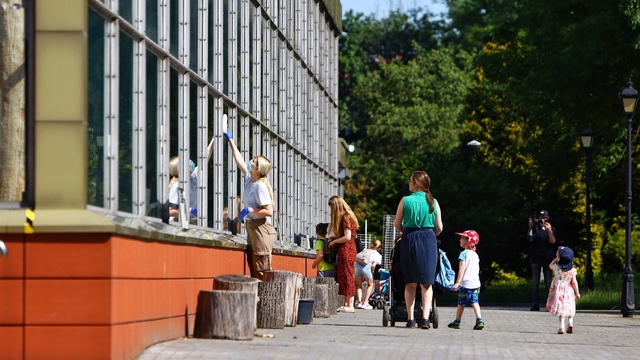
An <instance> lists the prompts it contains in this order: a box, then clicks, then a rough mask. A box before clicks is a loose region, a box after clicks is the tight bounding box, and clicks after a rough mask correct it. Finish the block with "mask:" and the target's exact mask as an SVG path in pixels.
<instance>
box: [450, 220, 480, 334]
mask: <svg viewBox="0 0 640 360" xmlns="http://www.w3.org/2000/svg"><path fill="white" fill-rule="evenodd" d="M456 235H460V247H461V248H463V249H464V250H463V251H462V252H461V253H460V256H458V264H459V267H458V277H457V279H456V282H455V284H453V290H454V291H457V292H458V307H457V309H456V319H455V320H454V321H453V322H452V323H451V324H449V327H450V328H452V329H460V319H462V312H463V311H464V308H465V306H471V307H472V308H473V311H474V312H475V313H476V325H475V326H474V327H473V330H482V329H483V328H484V321H482V314H481V312H480V304H479V303H478V297H479V296H480V258H479V257H478V254H476V245H477V244H478V242H479V241H480V236H479V235H478V233H477V232H475V231H473V230H467V231H465V232H462V233H456Z"/></svg>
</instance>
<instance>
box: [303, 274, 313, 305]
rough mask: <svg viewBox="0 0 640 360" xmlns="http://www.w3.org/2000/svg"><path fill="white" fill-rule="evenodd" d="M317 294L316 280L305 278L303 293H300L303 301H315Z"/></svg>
mask: <svg viewBox="0 0 640 360" xmlns="http://www.w3.org/2000/svg"><path fill="white" fill-rule="evenodd" d="M315 294H316V278H314V277H307V276H305V277H303V278H302V292H301V293H300V298H301V299H313V297H314V296H315Z"/></svg>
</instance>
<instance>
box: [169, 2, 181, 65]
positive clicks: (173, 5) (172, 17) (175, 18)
mask: <svg viewBox="0 0 640 360" xmlns="http://www.w3.org/2000/svg"><path fill="white" fill-rule="evenodd" d="M179 4H180V3H179V1H178V0H171V1H170V3H169V9H170V10H169V24H170V27H169V28H170V29H171V31H170V34H169V36H170V37H171V39H170V42H169V44H170V45H169V46H170V47H171V55H173V56H174V57H175V58H176V59H178V44H179V40H180V39H179V38H178V34H179V31H180V14H179V13H178V9H179V8H180V7H179Z"/></svg>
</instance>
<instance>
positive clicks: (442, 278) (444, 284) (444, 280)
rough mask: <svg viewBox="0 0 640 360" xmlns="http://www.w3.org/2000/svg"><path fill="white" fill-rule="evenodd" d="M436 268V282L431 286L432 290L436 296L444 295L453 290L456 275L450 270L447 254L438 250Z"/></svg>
mask: <svg viewBox="0 0 640 360" xmlns="http://www.w3.org/2000/svg"><path fill="white" fill-rule="evenodd" d="M438 252H439V256H438V258H439V259H438V266H437V269H436V281H435V282H434V284H433V290H434V291H435V292H436V294H446V293H447V292H449V291H452V290H453V284H454V283H455V281H456V273H455V271H453V269H452V268H451V263H450V262H449V258H447V254H446V253H445V252H444V251H442V249H438Z"/></svg>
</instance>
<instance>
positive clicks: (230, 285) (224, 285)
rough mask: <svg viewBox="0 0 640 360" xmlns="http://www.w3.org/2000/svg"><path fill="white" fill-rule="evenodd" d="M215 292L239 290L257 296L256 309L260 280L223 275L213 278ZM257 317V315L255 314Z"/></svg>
mask: <svg viewBox="0 0 640 360" xmlns="http://www.w3.org/2000/svg"><path fill="white" fill-rule="evenodd" d="M213 279H214V280H215V281H214V283H213V290H238V291H245V292H250V293H252V294H255V302H256V304H255V305H254V307H253V308H254V309H257V306H258V283H259V282H260V280H258V279H255V278H252V277H249V276H246V275H235V274H229V275H221V276H216V277H214V278H213ZM254 315H255V314H254ZM257 328H258V327H257V323H256V324H254V330H255V329H257Z"/></svg>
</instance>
